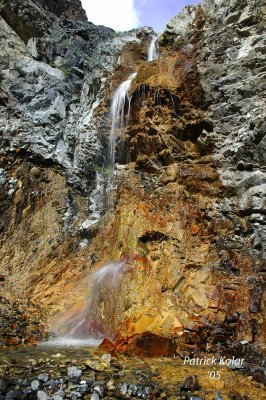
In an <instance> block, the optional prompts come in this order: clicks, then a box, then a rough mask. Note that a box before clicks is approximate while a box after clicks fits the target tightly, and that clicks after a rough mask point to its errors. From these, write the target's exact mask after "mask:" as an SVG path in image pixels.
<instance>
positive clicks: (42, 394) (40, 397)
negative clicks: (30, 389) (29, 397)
mask: <svg viewBox="0 0 266 400" xmlns="http://www.w3.org/2000/svg"><path fill="white" fill-rule="evenodd" d="M37 399H38V400H48V399H49V396H48V395H47V394H46V393H45V392H43V391H42V390H38V392H37Z"/></svg>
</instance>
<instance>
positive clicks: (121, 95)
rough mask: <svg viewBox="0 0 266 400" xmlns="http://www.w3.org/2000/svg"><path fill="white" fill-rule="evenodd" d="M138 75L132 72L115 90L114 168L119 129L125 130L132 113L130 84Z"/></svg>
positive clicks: (111, 147)
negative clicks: (126, 106) (126, 109)
mask: <svg viewBox="0 0 266 400" xmlns="http://www.w3.org/2000/svg"><path fill="white" fill-rule="evenodd" d="M136 75H137V73H136V72H134V73H133V74H131V75H130V76H129V77H128V79H127V80H126V81H124V82H123V83H121V85H120V86H119V87H118V88H117V90H116V91H115V94H114V97H113V100H112V104H111V110H110V112H111V118H112V126H111V132H110V137H109V165H110V166H111V167H112V169H113V170H114V167H115V156H116V154H115V146H116V139H117V134H118V131H120V130H121V131H122V133H123V131H124V129H125V126H126V124H127V120H128V117H129V113H130V101H131V97H130V96H129V91H130V86H131V82H132V80H133V79H134V78H135V76H136ZM126 102H127V103H128V111H127V115H126V116H125V105H126Z"/></svg>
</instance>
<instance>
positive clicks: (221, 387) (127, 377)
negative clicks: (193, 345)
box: [0, 343, 266, 400]
mask: <svg viewBox="0 0 266 400" xmlns="http://www.w3.org/2000/svg"><path fill="white" fill-rule="evenodd" d="M183 363H184V362H183V360H181V359H180V358H138V357H127V356H124V355H117V356H111V355H107V354H104V353H103V352H101V351H100V350H99V349H97V348H95V347H90V346H89V347H88V346H82V347H61V346H60V347H58V346H57V345H56V343H54V344H51V345H50V346H47V344H40V345H38V346H34V347H30V348H16V349H8V350H3V351H1V352H0V377H1V378H4V382H5V383H6V389H5V393H4V395H5V397H1V394H0V398H2V399H9V398H10V399H11V398H12V399H13V398H14V399H24V398H25V399H41V400H42V399H46V400H48V399H55V400H60V399H92V400H96V399H99V398H103V399H137V398H143V399H156V398H158V399H170V400H179V399H180V400H185V399H186V400H189V399H191V400H200V399H203V400H214V399H215V400H221V399H223V400H230V399H242V400H248V399H249V400H255V399H259V400H264V399H266V394H265V391H264V389H263V387H262V385H260V384H258V383H257V382H255V381H253V380H252V379H251V378H250V377H246V376H244V375H242V374H241V373H240V372H237V371H232V370H230V369H228V368H227V367H217V366H214V367H209V366H203V365H198V366H197V365H196V366H195V365H194V366H189V365H184V364H183ZM210 368H211V370H212V371H215V372H216V373H217V372H219V375H220V378H219V379H217V380H215V379H210V376H209V375H210V374H209V371H210ZM195 375H197V381H198V384H199V386H200V388H196V386H197V385H196V384H195V381H193V378H191V377H192V376H195ZM189 377H190V378H189ZM186 380H187V384H186V385H185V386H187V389H182V388H181V387H180V385H181V386H182V383H183V385H184V382H186ZM2 383H3V381H2ZM193 386H194V387H193ZM1 387H2V388H3V387H4V385H3V384H1V379H0V391H1V390H2V389H1ZM12 390H13V392H14V391H15V390H16V391H18V392H19V391H20V393H21V394H20V397H12V396H11V394H10V395H8V397H6V396H7V393H8V392H12ZM23 393H24V394H23ZM10 396H11V397H10ZM97 396H98V397H97ZM193 396H194V397H193ZM234 396H235V397H234ZM237 396H240V397H237Z"/></svg>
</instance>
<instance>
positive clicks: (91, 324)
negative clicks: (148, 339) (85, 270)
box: [48, 261, 132, 345]
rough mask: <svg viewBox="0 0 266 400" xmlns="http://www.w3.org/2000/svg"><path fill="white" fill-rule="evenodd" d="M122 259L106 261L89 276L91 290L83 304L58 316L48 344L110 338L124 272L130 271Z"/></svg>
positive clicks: (112, 332)
mask: <svg viewBox="0 0 266 400" xmlns="http://www.w3.org/2000/svg"><path fill="white" fill-rule="evenodd" d="M131 268H132V267H131V266H130V265H128V264H127V263H126V262H125V261H121V262H113V263H110V264H106V265H104V266H103V267H101V268H99V269H97V270H96V271H94V272H93V273H92V274H90V276H89V286H90V291H89V295H88V298H87V300H86V301H85V302H84V305H83V306H82V307H81V308H80V309H79V310H78V312H77V310H76V309H74V310H73V312H72V313H71V310H69V311H67V312H66V313H64V314H63V315H61V316H60V317H58V318H57V321H56V329H55V331H56V333H57V335H58V336H59V337H58V338H56V339H55V340H51V341H50V342H48V344H49V343H50V344H53V343H56V344H60V343H61V344H62V345H65V344H71V345H73V344H75V343H77V344H81V343H82V341H90V342H91V343H93V342H95V343H96V342H97V341H101V340H102V339H104V338H106V337H107V338H110V339H112V335H114V334H115V333H116V328H117V327H116V325H115V320H116V316H117V313H118V306H117V300H118V298H119V294H120V288H121V284H122V280H123V277H124V275H125V274H126V273H127V272H130V271H131Z"/></svg>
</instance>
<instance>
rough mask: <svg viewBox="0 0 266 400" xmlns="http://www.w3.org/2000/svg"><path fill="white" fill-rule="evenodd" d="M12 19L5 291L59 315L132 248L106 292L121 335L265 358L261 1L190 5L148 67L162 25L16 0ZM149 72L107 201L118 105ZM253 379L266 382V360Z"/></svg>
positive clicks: (3, 26)
mask: <svg viewBox="0 0 266 400" xmlns="http://www.w3.org/2000/svg"><path fill="white" fill-rule="evenodd" d="M0 14H1V20H0V30H1V50H0V63H1V87H0V91H1V100H0V118H1V136H0V141H1V165H0V166H1V169H0V182H1V187H0V190H1V192H0V193H1V208H2V210H3V212H2V214H1V225H0V229H1V233H0V234H1V242H2V251H3V256H2V259H1V261H0V265H1V273H2V274H3V276H4V278H5V280H4V283H0V284H1V285H2V287H3V289H4V290H5V293H6V297H8V298H9V300H10V301H12V299H13V298H14V292H15V293H16V295H18V296H21V298H24V297H25V296H26V297H27V296H29V297H30V299H31V300H32V302H33V303H35V304H41V305H42V307H43V308H44V309H45V310H46V313H47V314H49V315H50V316H52V315H54V314H56V312H59V311H61V312H62V311H63V310H65V309H69V308H70V311H68V313H69V314H68V315H72V314H74V313H75V314H76V313H77V312H78V311H77V310H81V309H82V307H84V298H86V296H87V295H88V293H87V291H88V289H87V284H88V281H89V279H90V278H89V276H90V272H91V270H94V269H96V268H99V267H100V266H102V265H103V264H104V263H108V262H111V261H112V262H113V261H119V260H124V262H125V263H127V265H128V266H130V268H129V269H127V273H125V275H124V277H123V281H122V283H121V285H120V286H119V292H111V291H108V290H104V291H103V293H102V296H101V297H100V298H99V304H98V313H99V319H100V320H101V330H102V331H103V332H105V333H106V336H109V337H112V336H114V335H115V334H117V333H119V337H120V338H121V337H127V336H129V335H133V334H135V333H143V332H147V331H149V332H152V333H154V334H157V335H161V336H165V337H169V338H174V339H175V341H176V344H177V352H178V353H179V354H180V355H184V354H194V353H195V352H197V351H205V350H206V346H207V345H208V347H209V348H211V349H212V351H214V352H221V353H223V352H224V353H227V354H230V355H234V354H236V355H238V356H239V355H241V356H243V355H245V357H247V359H248V361H250V363H252V359H253V358H254V355H255V358H256V362H257V363H259V364H260V362H261V361H260V360H261V356H262V355H263V354H264V355H265V331H266V325H265V298H264V296H265V291H264V287H265V272H266V270H265V263H264V260H265V253H266V249H265V197H264V195H265V187H266V182H265V136H264V134H265V121H264V115H265V77H266V69H265V40H266V36H265V24H266V9H265V5H264V4H263V1H262V0H250V1H246V0H242V1H240V0H219V1H218V0H203V1H202V3H201V5H199V6H188V7H186V8H185V9H184V11H183V12H182V13H181V14H179V15H177V16H176V17H174V18H173V19H172V20H170V21H169V23H168V25H167V27H166V30H165V32H164V33H163V34H162V35H161V36H160V37H159V44H160V58H159V60H156V61H150V62H148V61H147V57H146V52H147V45H148V43H149V41H150V40H151V37H152V34H153V32H152V30H151V29H149V28H145V29H142V30H135V31H132V32H128V33H121V34H117V33H115V32H114V31H112V30H111V29H109V28H105V27H97V26H95V25H93V24H92V23H90V22H88V21H87V20H86V18H85V15H84V12H83V11H82V9H81V8H80V5H79V2H78V1H77V2H76V1H73V2H71V3H69V2H67V1H61V2H56V6H55V5H54V4H53V1H50V2H42V1H38V2H35V3H34V4H33V3H32V2H31V1H26V0H24V1H23V2H19V3H18V2H16V1H15V0H14V1H13V0H12V1H10V2H3V4H2V5H1V6H0ZM32 16H35V17H34V22H31V21H32V20H33V18H32ZM134 71H136V72H137V75H136V77H135V79H134V80H133V82H132V85H131V96H132V99H131V105H130V115H129V119H128V124H127V127H126V130H125V132H124V134H123V135H122V134H121V136H120V137H119V138H118V143H117V162H118V163H119V164H120V165H121V164H123V165H124V167H123V168H122V167H121V166H120V167H119V168H118V170H117V172H116V181H115V186H116V190H115V191H114V192H113V197H114V199H113V205H112V207H109V208H108V207H107V206H106V204H107V203H108V201H107V200H106V198H107V194H106V187H108V180H109V177H108V174H109V171H108V168H106V167H107V164H106V162H105V160H106V154H107V142H108V135H109V132H110V126H111V125H110V118H109V114H108V110H109V107H110V103H111V99H112V95H113V93H114V91H115V89H116V88H117V87H118V85H119V84H120V83H121V82H122V81H123V80H126V79H127V78H128V76H129V74H131V73H132V72H134ZM122 136H123V137H122ZM122 145H123V147H122ZM119 149H120V150H119ZM121 149H122V150H121ZM107 289H108V288H107ZM82 304H83V305H82ZM71 307H72V309H71ZM71 310H72V311H71ZM56 315H57V314H56ZM100 315H101V318H100ZM55 321H57V317H56V318H55ZM110 321H112V324H111V323H110ZM54 324H56V322H55V323H54ZM3 340H4V339H3ZM260 365H262V364H260ZM253 373H254V374H257V376H258V379H259V380H261V381H265V376H264V375H263V372H261V370H260V369H259V368H258V365H257V366H256V367H253Z"/></svg>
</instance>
